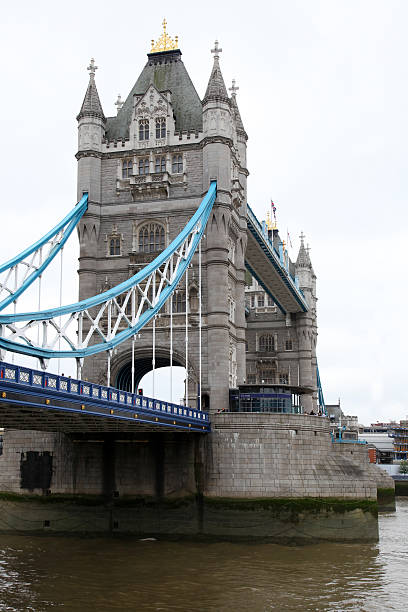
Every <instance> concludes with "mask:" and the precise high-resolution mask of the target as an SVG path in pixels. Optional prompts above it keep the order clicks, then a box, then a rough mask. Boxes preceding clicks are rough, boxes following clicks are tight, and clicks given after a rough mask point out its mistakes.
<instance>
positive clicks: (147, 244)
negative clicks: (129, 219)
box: [139, 223, 165, 253]
mask: <svg viewBox="0 0 408 612" xmlns="http://www.w3.org/2000/svg"><path fill="white" fill-rule="evenodd" d="M164 242H165V241H164V227H163V226H162V225H158V224H157V223H148V224H147V225H143V226H142V227H141V228H140V230H139V252H141V253H155V252H157V251H162V250H163V249H164V246H165V245H164Z"/></svg>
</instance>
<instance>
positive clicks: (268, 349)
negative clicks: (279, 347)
mask: <svg viewBox="0 0 408 612" xmlns="http://www.w3.org/2000/svg"><path fill="white" fill-rule="evenodd" d="M259 350H260V351H261V352H262V353H272V352H273V351H274V350H275V339H274V337H273V336H272V335H271V334H264V335H263V336H261V337H260V338H259Z"/></svg>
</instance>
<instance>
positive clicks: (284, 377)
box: [279, 374, 289, 385]
mask: <svg viewBox="0 0 408 612" xmlns="http://www.w3.org/2000/svg"><path fill="white" fill-rule="evenodd" d="M279 384H281V385H288V384H289V374H279Z"/></svg>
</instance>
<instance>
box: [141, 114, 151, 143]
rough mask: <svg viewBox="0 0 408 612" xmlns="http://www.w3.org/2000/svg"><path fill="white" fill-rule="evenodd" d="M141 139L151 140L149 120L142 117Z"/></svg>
mask: <svg viewBox="0 0 408 612" xmlns="http://www.w3.org/2000/svg"><path fill="white" fill-rule="evenodd" d="M139 140H149V120H148V119H140V121H139Z"/></svg>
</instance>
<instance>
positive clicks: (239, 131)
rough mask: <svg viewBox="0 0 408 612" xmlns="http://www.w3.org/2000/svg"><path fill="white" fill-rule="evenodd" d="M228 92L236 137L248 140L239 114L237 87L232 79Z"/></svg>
mask: <svg viewBox="0 0 408 612" xmlns="http://www.w3.org/2000/svg"><path fill="white" fill-rule="evenodd" d="M229 90H230V92H231V106H232V111H233V115H234V118H235V125H236V128H237V134H238V136H242V137H243V138H244V139H245V140H248V134H247V133H246V131H245V128H244V124H243V123H242V119H241V113H240V112H239V108H238V104H237V91H238V90H239V87H237V85H236V82H235V79H232V85H231V87H230V88H229Z"/></svg>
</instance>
